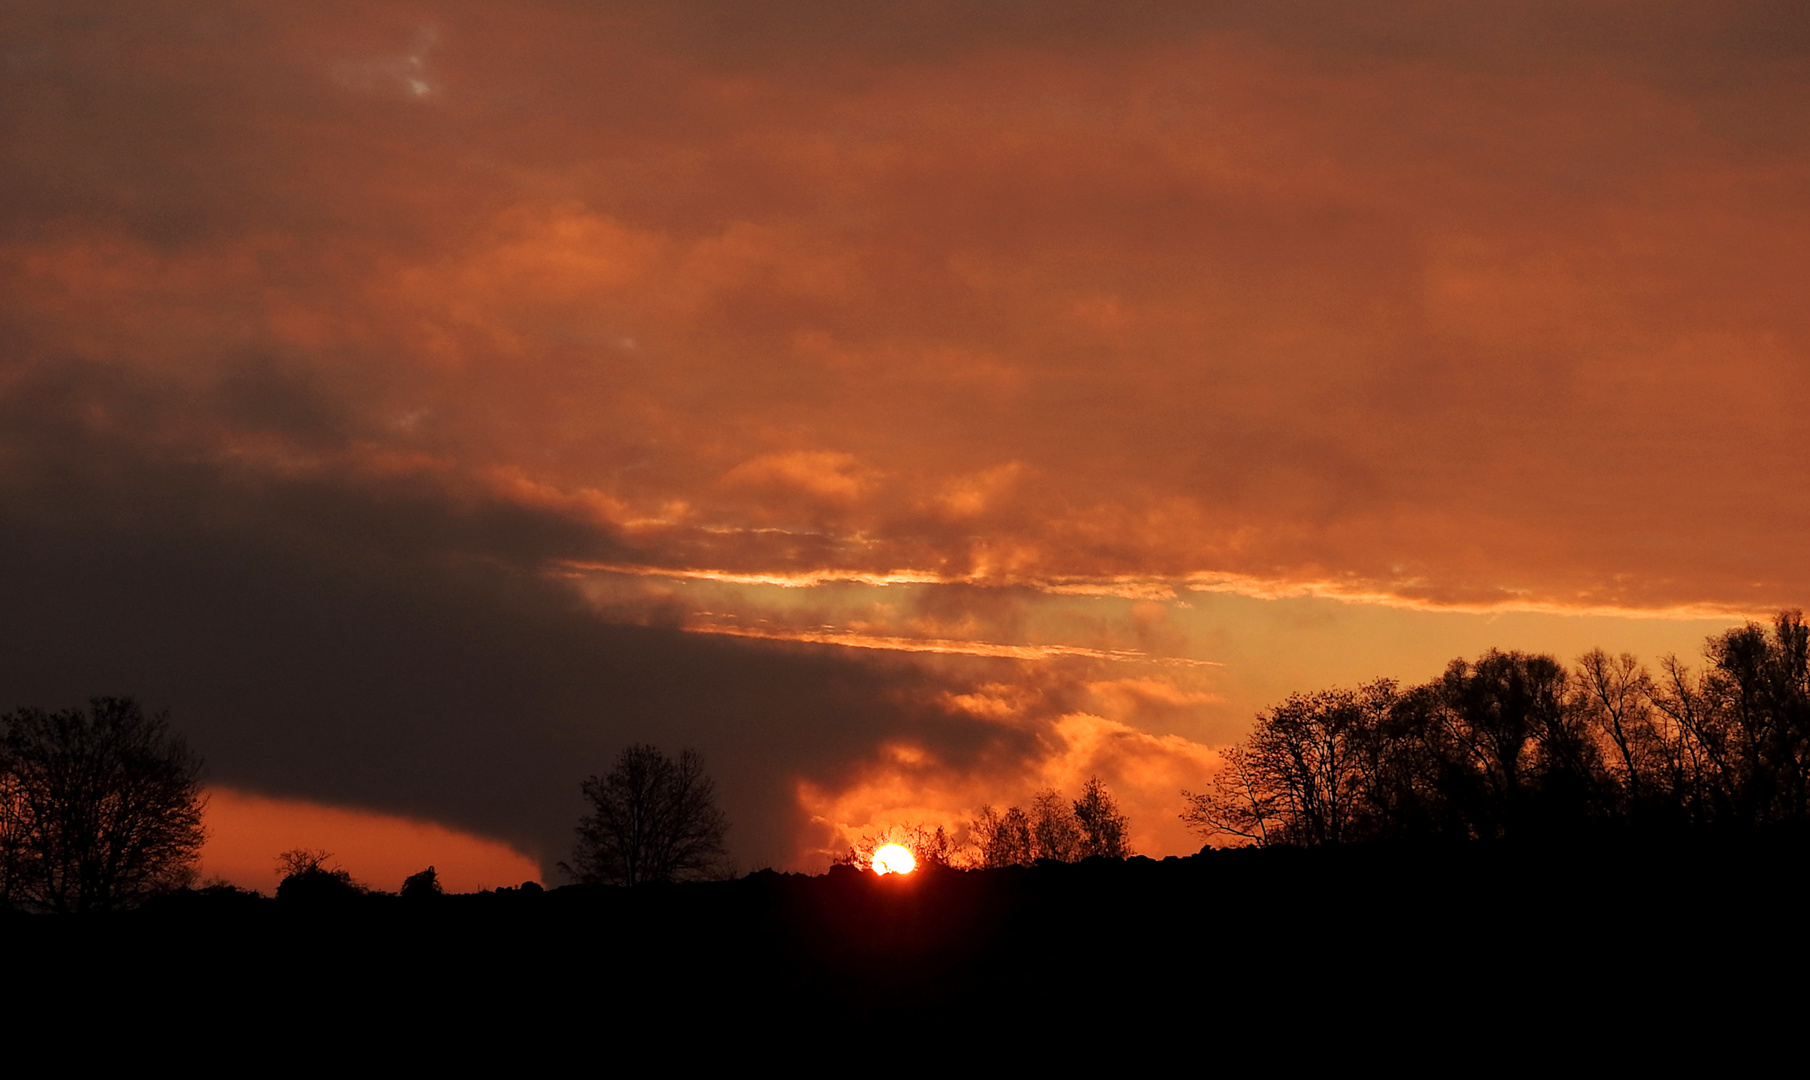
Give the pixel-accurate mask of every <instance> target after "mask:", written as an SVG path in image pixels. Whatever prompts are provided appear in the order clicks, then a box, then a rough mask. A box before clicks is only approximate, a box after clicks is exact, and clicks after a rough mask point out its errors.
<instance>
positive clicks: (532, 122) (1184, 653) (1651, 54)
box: [0, 2, 1810, 867]
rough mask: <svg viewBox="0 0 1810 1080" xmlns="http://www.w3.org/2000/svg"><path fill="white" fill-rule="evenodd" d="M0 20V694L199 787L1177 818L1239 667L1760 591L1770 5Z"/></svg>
mask: <svg viewBox="0 0 1810 1080" xmlns="http://www.w3.org/2000/svg"><path fill="white" fill-rule="evenodd" d="M0 20H3V22H4V31H5V34H4V39H3V40H4V49H5V56H4V65H3V66H0V79H4V92H3V93H0V116H3V118H4V122H5V124H6V135H5V137H4V139H3V140H0V145H3V146H4V154H5V161H6V165H5V168H4V169H3V170H0V189H3V190H0V491H3V492H4V497H3V499H0V505H3V508H0V545H3V550H0V554H4V555H5V556H6V557H7V562H6V565H7V566H8V567H9V568H8V570H7V571H5V572H6V573H7V574H8V575H9V577H8V579H7V585H8V586H9V589H10V592H11V594H12V595H14V596H16V597H18V598H19V599H18V600H17V601H16V604H17V605H18V610H19V612H20V615H19V617H18V618H15V619H14V620H12V622H13V624H14V625H13V628H12V629H11V630H9V631H7V633H9V634H10V635H12V636H11V637H9V638H7V641H6V646H7V648H6V650H5V652H6V655H7V656H9V657H10V659H8V660H7V661H5V662H4V663H0V695H7V696H10V698H11V699H13V700H14V701H16V703H18V704H36V705H45V706H57V705H62V704H68V703H72V702H74V701H78V700H80V699H81V698H83V697H85V696H87V695H89V694H94V693H135V694H138V695H140V696H142V697H144V698H146V699H147V700H148V701H149V702H150V703H151V704H152V705H153V706H154V707H158V708H165V707H167V708H169V709H171V710H172V715H173V718H174V720H175V722H176V724H177V726H178V727H179V728H182V729H184V730H186V731H189V732H190V733H191V738H192V739H193V741H194V742H195V744H196V745H197V747H198V748H199V749H200V750H201V751H202V752H203V753H204V754H205V755H206V756H207V757H208V759H209V762H210V768H211V770H212V774H213V775H214V776H215V778H216V779H217V780H218V781H220V782H221V783H225V784H229V785H231V786H232V787H233V789H234V790H239V791H243V792H248V793H249V792H254V791H255V792H261V793H263V794H265V795H269V796H280V797H284V798H290V799H302V800H311V801H312V802H315V803H318V804H321V805H326V806H335V807H346V808H351V807H358V808H363V809H365V810H369V811H373V812H382V813H387V814H392V815H401V816H403V817H405V818H408V819H410V820H418V821H436V822H441V823H443V824H445V825H446V826H447V827H449V828H453V829H456V830H458V831H460V832H463V833H469V834H472V835H478V836H484V837H489V838H492V839H494V840H496V841H498V842H500V843H504V844H507V845H511V846H512V847H513V848H514V850H517V851H520V852H524V853H526V854H527V855H528V856H529V857H531V858H533V859H535V860H538V861H539V863H540V864H541V865H542V866H543V867H550V866H551V865H552V863H553V862H555V861H557V860H558V859H560V858H562V857H564V856H565V855H566V853H567V851H566V845H567V844H569V841H570V835H571V834H570V828H571V824H572V823H573V821H575V819H576V815H577V813H578V812H579V810H580V809H581V808H580V806H579V804H578V796H577V788H578V781H579V780H580V779H582V777H583V776H584V775H587V774H589V773H591V772H596V771H600V770H602V769H604V768H605V767H606V766H607V762H608V760H609V758H610V756H611V755H613V754H614V752H615V751H616V750H617V749H619V748H620V747H621V746H622V745H623V744H624V743H626V742H627V741H630V740H633V739H646V740H651V741H656V742H660V743H663V744H667V745H670V746H672V747H674V748H676V747H677V746H678V745H680V744H682V743H691V744H695V745H697V746H698V747H699V748H700V749H701V750H703V751H704V753H705V754H706V757H707V759H709V760H710V761H712V762H713V769H714V771H715V772H716V773H717V775H718V779H719V784H720V786H721V787H722V789H723V794H724V797H725V802H726V804H727V805H728V807H729V809H730V811H731V817H732V819H733V820H734V821H735V822H736V829H735V831H734V832H732V834H731V845H732V848H733V849H734V854H735V855H736V857H737V858H738V860H740V861H741V862H743V863H745V864H747V865H749V866H752V865H761V864H766V863H773V864H777V865H800V866H803V865H814V864H815V863H814V860H816V859H818V858H819V856H820V852H821V851H822V850H824V849H826V848H833V847H835V846H836V845H837V844H838V843H840V842H842V841H843V839H845V838H846V836H847V835H848V834H850V833H851V832H859V831H861V830H863V829H866V828H871V827H880V826H884V825H888V824H896V823H901V822H903V821H905V820H907V819H910V820H918V819H924V820H928V819H930V818H933V817H935V818H940V819H947V820H950V821H957V820H960V819H962V818H963V817H964V816H965V815H966V814H968V813H970V812H971V811H972V809H973V808H974V807H975V806H976V805H978V803H979V802H981V801H992V802H995V803H1007V802H1011V801H1015V800H1021V799H1024V798H1026V797H1028V796H1029V794H1030V793H1031V792H1032V791H1033V790H1035V789H1036V788H1039V787H1043V786H1047V785H1059V786H1065V787H1068V788H1071V789H1073V788H1077V787H1078V786H1079V784H1080V782H1082V781H1083V780H1085V779H1086V776H1087V775H1089V774H1091V773H1093V772H1098V773H1099V774H1100V775H1102V776H1103V777H1106V778H1108V779H1109V782H1111V783H1112V784H1113V786H1114V790H1117V791H1120V792H1121V793H1122V797H1123V798H1124V799H1125V800H1126V803H1127V806H1128V808H1130V809H1131V810H1132V817H1133V829H1134V832H1133V837H1134V841H1136V842H1137V843H1138V844H1139V846H1140V847H1142V848H1144V849H1145V850H1148V851H1151V852H1152V853H1159V854H1160V853H1163V852H1167V851H1179V850H1185V849H1186V848H1187V847H1188V846H1189V845H1190V843H1191V841H1190V839H1189V837H1187V835H1186V834H1185V833H1184V832H1182V831H1181V829H1180V827H1179V822H1178V821H1176V820H1175V818H1174V815H1175V814H1176V813H1177V812H1178V811H1179V789H1180V788H1181V787H1182V786H1189V785H1194V786H1198V784H1199V783H1200V781H1199V779H1198V777H1199V776H1200V775H1201V773H1202V771H1203V770H1205V769H1207V768H1209V767H1210V765H1211V762H1212V760H1213V757H1212V750H1211V747H1213V746H1217V745H1223V744H1225V743H1226V742H1228V741H1230V740H1233V739H1235V738H1237V737H1238V735H1239V733H1240V732H1241V731H1242V730H1243V726H1244V725H1245V724H1246V723H1248V721H1249V718H1250V716H1251V715H1252V713H1253V712H1254V711H1255V710H1257V709H1259V708H1262V707H1264V706H1265V705H1267V704H1270V703H1272V702H1274V701H1276V700H1278V699H1279V698H1280V697H1281V696H1282V695H1284V694H1286V693H1287V692H1289V691H1290V690H1296V689H1311V688H1315V687H1319V686H1324V685H1329V684H1331V683H1334V682H1351V681H1355V680H1357V679H1361V678H1367V677H1371V676H1376V675H1390V676H1394V677H1398V678H1403V679H1421V678H1426V677H1429V676H1431V675H1432V674H1434V673H1435V672H1437V671H1438V670H1439V668H1440V667H1441V666H1442V664H1443V662H1444V661H1445V660H1448V659H1450V658H1451V657H1452V656H1455V655H1460V654H1466V655H1471V654H1475V653H1476V652H1477V651H1480V650H1481V649H1483V648H1486V647H1489V646H1491V645H1500V646H1503V647H1518V648H1526V649H1540V650H1548V651H1552V652H1554V653H1556V654H1558V655H1560V656H1561V658H1564V659H1570V658H1571V657H1573V656H1575V655H1576V654H1577V652H1580V651H1582V650H1583V649H1585V648H1588V647H1590V646H1591V645H1595V644H1601V645H1603V646H1604V647H1607V648H1610V649H1612V650H1622V649H1626V650H1629V651H1635V652H1638V653H1640V654H1642V655H1644V656H1648V657H1651V656H1654V655H1656V654H1658V653H1662V652H1665V651H1677V652H1679V653H1680V654H1681V655H1687V656H1689V655H1694V654H1695V653H1696V651H1697V649H1698V648H1699V647H1700V643H1701V641H1702V639H1703V637H1704V635H1705V634H1707V633H1710V632H1712V631H1714V630H1716V629H1718V628H1720V627H1722V626H1725V625H1727V624H1728V623H1729V622H1730V621H1739V620H1740V619H1741V618H1743V617H1749V616H1763V615H1765V614H1766V613H1768V612H1769V611H1771V610H1774V609H1776V608H1778V607H1781V606H1799V605H1801V604H1802V603H1803V601H1804V596H1805V593H1806V591H1807V590H1806V587H1805V586H1806V581H1805V573H1806V571H1805V569H1804V562H1803V559H1802V557H1801V553H1800V550H1799V549H1800V548H1801V544H1800V543H1799V542H1798V541H1795V540H1793V537H1794V536H1796V535H1797V534H1798V530H1799V528H1801V527H1802V526H1803V524H1804V523H1805V519H1806V516H1807V511H1810V502H1807V500H1810V494H1807V493H1810V485H1806V484H1805V483H1804V480H1805V472H1806V452H1805V449H1804V447H1805V446H1806V439H1805V437H1806V435H1807V434H1810V419H1807V418H1806V417H1807V413H1806V410H1805V408H1804V403H1805V401H1806V395H1807V392H1810V374H1807V373H1810V365H1807V364H1806V363H1805V360H1806V351H1807V347H1810V322H1807V321H1806V316H1805V314H1804V306H1803V304H1802V303H1801V301H1800V297H1801V296H1802V295H1803V294H1804V292H1805V286H1806V284H1810V282H1806V280H1805V279H1806V276H1807V275H1810V270H1807V268H1806V266H1805V255H1804V252H1805V251H1807V250H1810V200H1807V199H1806V198H1805V197H1804V196H1805V181H1806V176H1807V175H1810V174H1807V170H1810V135H1807V134H1806V133H1807V132H1810V126H1807V125H1806V123H1805V121H1806V119H1810V93H1807V91H1810V19H1806V17H1804V16H1803V15H1801V14H1799V13H1798V12H1796V10H1795V9H1793V8H1790V7H1789V6H1784V5H1776V4H1761V3H1751V4H1743V3H1731V4H1726V5H1716V6H1715V8H1714V10H1713V11H1706V10H1703V9H1702V6H1701V5H1690V4H1652V5H1641V7H1640V9H1639V11H1638V12H1635V11H1633V10H1632V9H1630V8H1628V7H1627V6H1626V5H1622V4H1614V3H1595V4H1592V3H1581V4H1565V5H1556V4H1545V3H1499V4H1488V3H1485V4H1466V5H1439V4H1421V5H1398V6H1396V7H1392V8H1390V9H1388V10H1387V11H1386V12H1385V11H1379V10H1377V9H1375V7H1374V5H1367V4H1357V3H1327V2H1298V3H1277V4H1272V5H1262V6H1261V9H1260V10H1253V11H1242V10H1240V11H1234V10H1233V9H1232V8H1231V7H1212V6H1209V5H1198V4H1180V3H1177V4H1163V3H1131V4H1115V5H1101V4H1093V3H1073V4H1064V3H1050V4H1039V5H1012V4H977V5H951V4H943V3H904V4H897V5H886V6H885V7H884V8H880V9H872V8H870V7H868V6H861V5H845V4H836V3H777V4H770V5H757V6H752V7H750V6H747V5H737V4H727V3H721V4H718V3H678V4H672V3H665V4H619V3H617V4H612V3H600V4H587V5H572V4H561V3H545V4H535V3H528V4H512V5H507V6H503V7H498V6H496V5H488V4H460V3H445V4H433V3H427V4H420V3H415V4H400V5H392V4H382V3H379V4H362V3H361V4H357V5H352V4H322V5H309V6H308V7H306V8H300V9H294V10H290V11H278V10H275V9H271V8H269V6H268V5H262V4H253V3H249V2H247V3H201V4H193V5H182V6H179V7H159V6H156V5H150V6H133V7H130V8H120V7H117V6H116V5H106V4H95V5H82V4H59V5H56V6H55V8H54V10H50V9H38V10H32V9H25V8H15V9H13V10H10V11H9V12H7V13H6V14H4V15H0ZM0 703H6V704H8V705H10V703H11V702H7V701H6V698H5V697H0ZM1191 776H1192V777H1195V779H1189V777H1191ZM322 846H328V847H332V846H333V845H332V844H331V843H326V842H323V845H322ZM398 858H401V856H398ZM403 861H410V860H408V859H404V860H403ZM413 861H418V862H423V863H424V864H425V862H432V861H434V858H433V856H432V855H431V854H430V855H428V856H427V857H426V858H424V859H423V858H413Z"/></svg>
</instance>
